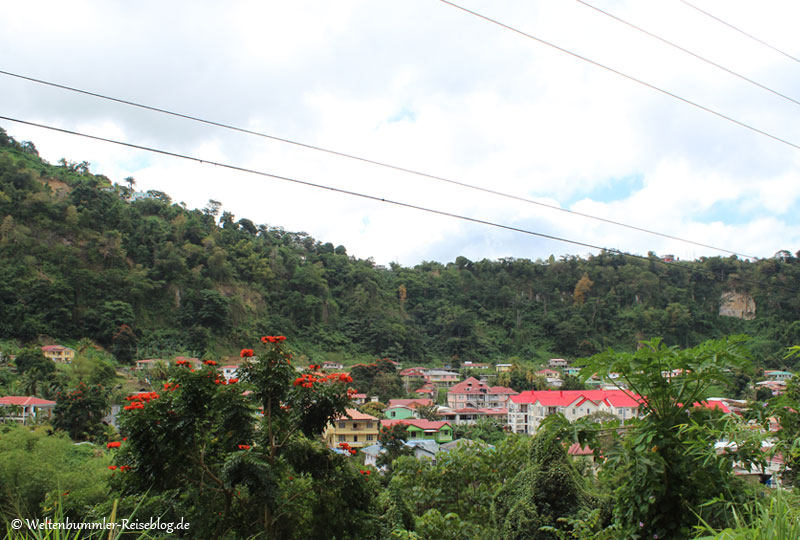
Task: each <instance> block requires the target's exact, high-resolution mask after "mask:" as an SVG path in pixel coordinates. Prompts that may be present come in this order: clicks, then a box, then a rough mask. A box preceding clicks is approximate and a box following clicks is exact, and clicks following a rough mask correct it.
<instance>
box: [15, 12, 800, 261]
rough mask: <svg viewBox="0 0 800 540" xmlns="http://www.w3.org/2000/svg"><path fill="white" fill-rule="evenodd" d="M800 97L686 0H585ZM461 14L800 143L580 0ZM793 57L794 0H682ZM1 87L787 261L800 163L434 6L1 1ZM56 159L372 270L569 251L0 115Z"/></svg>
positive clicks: (691, 63)
mask: <svg viewBox="0 0 800 540" xmlns="http://www.w3.org/2000/svg"><path fill="white" fill-rule="evenodd" d="M586 2H587V3H590V4H591V5H593V6H596V7H598V8H600V9H603V10H605V11H607V12H609V13H612V14H614V15H615V16H617V17H620V18H622V19H625V20H626V21H629V22H631V23H634V24H636V25H638V26H640V27H642V28H644V29H646V30H648V31H650V32H652V33H654V34H657V35H658V36H661V37H662V38H664V39H667V40H670V41H673V42H674V43H676V44H678V45H680V46H681V47H684V48H686V49H688V50H691V51H692V52H694V53H696V54H698V55H701V56H703V57H705V58H707V59H709V60H712V61H713V62H715V63H717V64H720V65H722V66H725V67H726V68H728V69H730V70H732V71H735V72H737V73H739V74H741V75H743V76H746V77H748V78H750V79H752V80H755V81H757V82H758V83H760V84H762V85H764V86H766V87H769V88H770V89H772V90H774V91H775V92H779V93H781V94H784V95H785V96H787V97H788V98H791V99H794V100H798V101H800V62H798V61H796V60H793V59H791V58H789V57H787V56H785V55H783V54H781V53H780V52H776V51H775V50H772V49H770V48H768V47H765V46H764V45H761V44H759V43H757V42H755V41H753V40H751V39H748V38H747V37H745V36H743V35H741V34H739V33H737V32H736V31H734V30H732V29H731V28H729V27H726V26H724V25H722V24H720V23H719V22H717V21H714V20H713V19H711V18H709V17H707V16H706V15H703V14H702V13H700V12H699V11H697V10H695V9H693V8H692V7H690V6H687V5H686V4H685V3H683V2H681V1H680V0H652V1H647V2H643V1H641V0H638V1H634V0H627V1H626V0H591V2H590V1H589V0H586ZM458 3H459V4H460V5H461V6H463V7H466V8H468V9H471V10H474V11H477V12H479V13H481V14H483V15H485V16H487V17H491V18H493V19H496V20H498V21H500V22H502V23H504V24H507V25H509V26H512V27H514V28H517V29H519V30H521V31H523V32H525V33H527V34H530V35H532V36H535V37H537V38H539V39H541V40H546V41H548V42H550V43H553V44H555V45H558V46H559V47H562V48H564V49H567V50H569V51H571V52H573V53H575V54H578V55H581V56H585V57H587V58H590V59H592V60H594V61H596V62H599V63H602V64H605V65H607V66H609V67H611V68H613V69H615V70H618V71H621V72H623V73H625V74H627V75H629V76H631V77H635V78H638V79H641V80H643V81H645V82H647V83H648V84H650V85H654V86H657V87H659V88H662V89H664V90H665V91H667V92H669V93H671V94H674V95H677V96H680V97H681V98H684V99H686V100H690V101H693V102H696V103H698V104H700V105H702V106H703V107H706V108H708V109H712V110H713V111H716V112H717V113H719V114H722V115H725V116H728V117H731V118H734V119H735V120H737V121H739V122H742V123H745V124H749V125H751V126H753V127H754V128H757V129H758V130H761V131H763V132H766V133H769V134H770V135H772V136H774V137H778V138H781V139H784V140H785V141H788V142H789V143H792V144H795V145H800V130H798V126H800V122H799V121H798V120H799V119H800V104H798V103H795V102H792V101H790V99H787V98H784V97H781V96H778V95H776V94H775V93H770V92H768V91H765V90H764V89H762V88H758V87H756V86H755V85H752V84H750V83H748V82H746V81H744V80H742V79H740V78H737V77H735V76H733V75H731V74H729V73H726V72H724V71H722V70H720V69H717V68H715V67H713V66H711V65H709V64H707V63H705V62H703V61H701V60H698V59H697V58H694V57H692V56H689V55H687V54H685V53H682V52H680V51H678V50H676V49H674V48H671V47H669V46H668V45H665V44H664V43H662V42H659V41H658V40H656V39H654V38H653V37H649V36H646V35H644V34H642V33H640V32H637V31H636V30H633V29H631V28H630V27H628V26H625V25H623V24H621V23H620V22H619V21H616V20H614V19H612V18H610V17H608V16H607V15H604V14H602V13H599V12H598V11H596V10H593V9H591V8H590V7H587V5H585V4H584V3H582V2H578V1H576V0H531V1H521V0H517V1H503V2H497V1H490V0H459V2H458ZM691 3H692V4H694V5H695V6H697V7H700V8H702V9H704V10H706V11H708V12H709V13H713V14H714V15H716V16H718V17H719V18H721V19H723V20H725V21H726V22H728V23H730V24H733V25H735V26H737V27H739V28H741V29H743V30H746V31H747V32H749V33H751V34H753V35H754V36H757V37H759V38H761V39H763V40H764V41H767V42H769V43H770V44H771V45H774V46H775V47H777V48H778V49H781V50H782V51H784V52H786V53H789V54H791V55H793V56H795V57H800V42H798V40H797V21H798V20H800V4H798V3H797V2H794V1H792V0H785V1H778V0H763V1H761V2H758V3H757V6H756V4H755V3H753V2H749V1H739V0H691ZM3 9H4V16H3V17H2V19H0V49H2V50H3V51H5V54H3V55H2V57H0V58H1V59H0V70H2V71H6V72H11V73H16V74H20V75H24V76H28V77H35V78H39V79H44V80H47V81H52V82H55V83H59V84H63V85H68V86H74V87H77V88H80V89H84V90H88V91H91V92H96V93H100V94H104V95H108V96H113V97H116V98H120V99H125V100H130V101H135V102H139V103H143V104H146V105H149V106H153V107H158V108H163V109H168V110H171V111H175V112H179V113H182V114H187V115H193V116H197V117H202V118H204V119H207V120H211V121H215V122H221V123H226V124H231V125H235V126H239V127H242V128H246V129H249V130H254V131H258V132H262V133H265V134H268V135H271V136H274V137H280V138H285V139H290V140H292V141H296V142H300V143H303V144H307V145H314V146H318V147H322V148H326V149H330V150H335V151H338V152H343V153H348V154H353V155H357V156H360V157H364V158H368V159H371V160H376V161H381V162H385V163H388V164H392V165H396V166H400V167H404V168H408V169H413V170H416V171H420V172H424V173H427V174H430V175H435V176H439V177H444V178H447V179H452V180H456V181H458V182H463V183H467V184H472V185H475V186H479V187H483V188H488V189H491V190H495V191H499V192H503V193H507V194H511V195H514V196H516V197H519V198H523V199H529V200H531V201H536V202H540V203H544V204H545V205H549V206H552V207H557V208H561V209H565V210H571V211H574V212H580V213H583V214H589V215H592V216H597V217H602V218H604V219H608V220H613V221H618V222H623V223H625V224H629V225H632V226H636V227H640V228H645V229H649V230H654V231H658V232H660V233H664V234H668V235H672V236H675V237H680V238H686V239H690V240H693V241H695V242H698V243H702V244H707V245H710V246H716V247H719V248H724V249H727V250H730V251H733V252H737V253H740V254H745V255H750V256H756V257H766V256H771V255H773V254H774V253H775V252H776V251H778V250H779V249H789V250H790V251H792V252H794V251H797V250H798V249H800V218H799V217H798V216H800V212H799V210H800V167H798V165H800V149H798V148H796V147H793V146H791V145H790V144H786V143H783V142H780V141H776V140H775V139H772V138H769V137H767V136H765V135H763V134H759V133H756V132H754V131H752V130H748V129H746V128H744V127H742V126H740V125H737V124H735V123H732V122H730V121H728V120H725V119H723V118H721V117H719V116H716V115H714V114H711V113H709V112H707V111H704V110H701V109H699V108H697V107H694V106H691V105H689V104H687V103H685V102H683V101H680V100H679V99H676V98H675V97H670V96H668V95H666V94H664V93H660V92H658V91H655V90H653V89H652V88H648V87H646V86H644V85H641V84H638V83H636V82H633V81H631V80H630V79H627V78H625V77H622V76H620V75H617V74H614V73H611V72H609V71H607V70H604V69H601V68H598V67H597V66H595V65H592V64H590V63H588V62H586V61H583V60H580V59H578V58H575V57H574V56H570V55H569V54H566V53H564V52H562V51H558V50H556V49H554V48H551V47H548V46H546V45H543V44H542V43H540V42H537V41H535V40H532V39H530V38H527V37H524V36H522V35H519V34H518V33H515V32H513V31H511V30H509V29H507V28H503V27H500V26H498V25H496V24H493V23H491V22H487V21H486V20H482V19H480V18H478V17H476V16H474V15H471V14H469V13H466V12H464V11H461V10H459V9H456V8H455V7H452V6H450V5H447V4H446V3H443V2H440V1H437V0H395V1H388V0H372V1H366V0H364V1H361V0H353V1H350V0H336V1H305V0H294V1H291V2H287V1H283V2H276V1H252V2H244V1H236V0H230V1H225V2H221V1H220V2H215V1H201V2H197V1H195V2H188V1H172V2H164V1H159V2H153V1H139V2H119V1H100V0H97V1H82V2H81V1H77V2H55V1H54V2H39V1H37V2H14V3H12V4H9V5H5V6H4V8H3ZM0 115H1V116H5V117H11V118H17V119H22V120H26V121H31V122H38V123H42V124H47V125H51V126H57V127H60V128H64V129H69V130H75V131H79V132H83V133H87V134H92V135H97V136H101V137H107V138H111V139H116V140H120V141H125V142H129V143H133V144H138V145H144V146H150V147H154V148H159V149H162V150H167V151H170V152H176V153H180V154H186V155H191V156H196V157H198V158H200V159H204V160H211V161H217V162H220V163H225V164H230V165H235V166H237V167H245V168H250V169H255V170H258V171H263V172H266V173H270V174H274V175H280V176H285V177H290V178H294V179H298V180H302V181H306V182H312V183H316V184H321V185H326V186H331V187H336V188H339V189H343V190H350V191H354V192H359V193H364V194H368V195H371V196H374V197H378V198H384V199H388V200H394V201H399V202H403V203H408V204H411V205H417V206H422V207H426V208H431V209H436V210H440V211H444V212H449V213H453V214H458V215H463V216H468V217H471V218H475V219H479V220H483V221H489V222H496V223H499V224H503V225H507V226H510V227H515V228H519V229H524V230H528V231H532V232H537V233H543V234H546V235H551V236H556V237H559V238H564V239H569V240H574V241H577V242H581V243H584V244H590V245H595V246H603V247H608V248H614V249H620V250H623V251H626V252H631V253H639V254H646V253H647V252H648V251H655V252H657V253H659V254H666V253H673V254H675V255H676V256H678V257H680V258H681V259H694V258H697V257H700V256H703V255H720V254H722V255H727V254H726V253H722V252H720V251H716V250H714V249H711V248H707V247H701V246H698V245H696V244H688V243H684V242H680V241H677V240H672V239H667V238H664V237H661V236H655V235H652V234H647V233H643V232H638V231H634V230H632V229H629V228H624V227H619V226H615V225H611V224H608V223H605V222H601V221H598V220H594V219H589V218H586V217H581V216H577V215H573V214H570V213H567V212H564V211H559V210H554V209H551V208H548V207H546V206H542V205H537V204H532V203H530V202H524V201H520V200H514V199H510V198H507V197H500V196H496V195H491V194H488V193H485V192H480V191H475V190H470V189H465V188H463V187H459V186H455V185H452V184H446V183H443V182H440V181H435V180H433V179H431V178H426V177H424V176H419V175H411V174H407V173H402V172H398V171H396V170H391V169H387V168H382V167H376V166H374V165H370V164H367V163H364V162H359V161H355V160H352V159H346V158H342V157H338V156H334V155H331V154H326V153H323V152H319V151H314V150H310V149H307V148H303V147H299V146H294V145H290V144H286V143H282V142H278V141H275V140H270V139H266V138H263V137H254V136H251V135H246V134H243V133H237V132H233V131H230V130H225V129H221V128H218V127H213V126H209V125H203V124H199V123H196V122H191V121H188V120H185V119H179V118H175V117H170V116H166V115H163V114H158V113H155V112H152V111H146V110H141V109H137V108H134V107H130V106H127V105H123V104H116V103H111V102H108V101H103V100H100V99H97V98H93V97H89V96H86V95H81V94H76V93H72V92H68V91H65V90H59V89H55V88H52V87H47V86H43V85H40V84H35V83H32V82H29V81H24V80H20V79H17V78H13V77H10V76H7V75H0ZM0 127H3V128H4V129H5V130H6V131H7V132H8V133H9V134H11V135H13V136H14V137H15V138H17V139H18V140H31V141H33V142H34V143H35V145H36V146H37V148H38V149H39V151H40V154H41V155H42V156H43V157H44V158H45V159H47V160H49V161H51V162H53V163H55V162H56V161H58V159H60V158H62V157H64V158H66V159H68V160H73V161H83V160H86V161H89V162H90V163H91V169H92V171H93V172H96V173H102V174H105V175H106V176H108V177H110V178H111V179H112V180H113V181H116V182H122V180H123V179H124V178H125V177H127V176H133V177H134V178H135V179H136V182H137V185H138V187H139V189H142V190H147V189H156V190H160V191H164V192H166V193H168V194H170V195H171V196H172V198H173V200H175V201H176V202H184V203H185V204H186V205H187V206H188V207H190V208H200V207H203V206H205V204H206V203H207V201H208V200H209V199H216V200H219V201H221V202H222V203H223V209H225V210H227V211H229V212H232V213H233V214H234V215H235V216H236V218H237V219H238V218H249V219H251V220H253V221H254V222H256V223H265V224H269V225H271V226H282V227H284V228H285V229H287V230H290V231H305V232H307V233H309V234H311V235H312V236H314V237H315V238H317V239H318V240H320V241H323V242H332V243H333V244H335V245H339V244H342V245H344V246H346V247H347V249H348V252H349V253H350V254H352V255H356V256H358V257H361V258H367V257H372V258H374V260H375V261H376V263H380V264H387V263H389V262H391V261H396V262H399V263H400V264H403V265H413V264H416V263H418V262H420V261H423V260H438V261H442V262H447V261H451V260H453V259H454V258H455V257H457V256H459V255H464V256H466V257H467V258H470V259H473V260H479V259H483V258H490V259H497V258H500V257H515V258H531V259H537V258H546V257H548V256H549V255H550V254H554V255H556V256H557V257H558V256H560V255H564V254H574V255H581V256H583V255H586V254H588V253H591V252H592V250H591V249H589V248H587V247H585V246H581V245H575V244H570V243H564V242H559V241H553V240H547V239H543V238H540V237H536V236H532V235H528V234H522V233H519V232H512V231H508V230H503V229H499V228H493V227H490V226H486V225H481V224H476V223H469V222H464V221H459V220H456V219H452V218H448V217H443V216H437V215H431V214H427V213H424V212H421V211H418V210H412V209H408V208H402V207H397V206H392V205H389V204H386V203H381V202H376V201H370V200H364V199H359V198H354V197H352V196H347V195H344V194H340V193H335V192H332V191H328V190H322V189H315V188H310V187H306V186H301V185H295V184H291V183H288V182H285V181H279V180H276V179H271V178H267V177H263V176H255V175H249V174H244V173H241V172H235V171H232V170H229V169H226V168H223V167H216V166H212V165H203V164H198V163H192V162H189V161H185V160H180V159H175V158H168V157H164V156H160V155H157V154H152V153H148V152H144V151H139V150H133V149H130V148H124V147H120V146H115V145H111V144H108V143H101V142H97V141H90V140H86V139H82V138H79V137H75V136H69V135H64V134H57V133H54V132H50V131H47V130H43V129H40V128H34V127H30V126H24V125H21V124H17V123H14V122H9V121H5V120H0Z"/></svg>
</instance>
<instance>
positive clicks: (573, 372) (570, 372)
mask: <svg viewBox="0 0 800 540" xmlns="http://www.w3.org/2000/svg"><path fill="white" fill-rule="evenodd" d="M562 371H563V373H564V375H572V376H573V377H577V376H578V375H579V374H580V372H581V368H576V367H565V368H564V369H563V370H562Z"/></svg>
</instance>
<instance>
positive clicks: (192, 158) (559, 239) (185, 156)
mask: <svg viewBox="0 0 800 540" xmlns="http://www.w3.org/2000/svg"><path fill="white" fill-rule="evenodd" d="M0 120H8V121H9V122H16V123H18V124H24V125H27V126H33V127H38V128H41V129H47V130H50V131H56V132H59V133H65V134H67V135H74V136H77V137H83V138H86V139H91V140H95V141H101V142H106V143H110V144H116V145H119V146H125V147H128V148H134V149H136V150H143V151H145V152H152V153H154V154H160V155H163V156H169V157H174V158H180V159H184V160H187V161H194V162H197V163H200V164H208V165H214V166H217V167H222V168H225V169H230V170H233V171H238V172H243V173H247V174H254V175H258V176H263V177H265V178H273V179H275V180H281V181H284V182H289V183H292V184H298V185H303V186H307V187H312V188H317V189H324V190H328V191H332V192H335V193H341V194H343V195H350V196H351V197H359V198H361V199H366V200H370V201H375V202H382V203H386V204H391V205H394V206H399V207H401V208H409V209H412V210H418V211H420V212H427V213H429V214H435V215H439V216H444V217H449V218H453V219H459V220H461V221H467V222H470V223H477V224H479V225H486V226H488V227H495V228H498V229H503V230H507V231H512V232H517V233H521V234H527V235H529V236H536V237H539V238H545V239H547V240H555V241H557V242H563V243H566V244H573V245H576V246H582V247H586V248H590V249H596V250H599V251H601V252H607V253H614V254H617V255H621V256H624V257H631V258H634V259H640V260H643V261H647V262H650V263H656V264H661V265H664V266H668V267H670V266H671V267H678V268H683V269H684V270H688V271H690V272H696V273H700V274H707V275H711V276H713V277H714V279H720V278H722V277H723V276H720V275H719V274H718V273H717V272H714V271H713V270H706V269H704V268H692V267H690V266H687V265H684V264H680V263H674V262H672V263H669V262H666V261H663V260H661V259H657V258H655V259H654V258H650V257H646V256H644V255H636V254H634V253H626V252H624V251H621V250H619V249H614V248H605V247H602V246H597V245H594V244H589V243H587V242H581V241H579V240H571V239H569V238H562V237H559V236H554V235H550V234H545V233H540V232H536V231H531V230H529V229H522V228H520V227H513V226H511V225H504V224H502V223H497V222H494V221H488V220H484V219H478V218H474V217H469V216H464V215H461V214H455V213H452V212H446V211H444V210H437V209H434V208H428V207H425V206H419V205H415V204H411V203H406V202H402V201H395V200H392V199H386V198H383V197H377V196H375V195H368V194H366V193H360V192H357V191H351V190H347V189H342V188H337V187H333V186H326V185H323V184H317V183H314V182H309V181H306V180H299V179H296V178H290V177H288V176H280V175H277V174H272V173H268V172H264V171H259V170H256V169H249V168H246V167H240V166H238V165H231V164H228V163H221V162H218V161H212V160H208V159H202V158H199V157H195V156H190V155H188V154H180V153H177V152H170V151H168V150H162V149H159V148H153V147H150V146H143V145H139V144H134V143H129V142H124V141H118V140H115V139H108V138H106V137H99V136H97V135H89V134H87V133H81V132H78V131H72V130H68V129H64V128H58V127H55V126H48V125H45V124H39V123H36V122H29V121H27V120H20V119H17V118H11V117H8V116H0ZM736 279H737V280H738V281H740V282H742V283H750V284H753V285H760V286H762V287H773V288H778V289H783V290H786V291H789V292H792V293H795V294H800V290H797V289H793V288H791V287H786V286H784V285H779V284H774V283H766V282H762V281H758V280H750V279H743V278H736Z"/></svg>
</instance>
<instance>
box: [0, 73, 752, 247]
mask: <svg viewBox="0 0 800 540" xmlns="http://www.w3.org/2000/svg"><path fill="white" fill-rule="evenodd" d="M0 75H7V76H9V77H15V78H17V79H22V80H26V81H30V82H33V83H37V84H42V85H45V86H51V87H53V88H59V89H62V90H68V91H70V92H76V93H78V94H84V95H87V96H92V97H96V98H99V99H104V100H107V101H112V102H115V103H121V104H123V105H129V106H131V107H137V108H140V109H145V110H148V111H153V112H157V113H161V114H166V115H170V116H175V117H177V118H182V119H185V120H191V121H193V122H198V123H201V124H206V125H210V126H215V127H219V128H223V129H228V130H231V131H236V132H239V133H244V134H247V135H254V136H257V137H262V138H265V139H270V140H273V141H278V142H281V143H286V144H291V145H294V146H298V147H301V148H306V149H309V150H314V151H318V152H324V153H327V154H331V155H335V156H338V157H342V158H347V159H353V160H356V161H360V162H362V163H368V164H370V165H376V166H378V167H384V168H387V169H391V170H395V171H399V172H404V173H408V174H413V175H416V176H420V177H423V178H429V179H431V180H436V181H439V182H444V183H448V184H451V185H456V186H460V187H463V188H467V189H472V190H476V191H480V192H483V193H489V194H491V195H496V196H499V197H505V198H507V199H513V200H515V201H520V202H524V203H528V204H534V205H537V206H540V207H543V208H548V209H550V210H557V211H559V212H564V213H567V214H572V215H575V216H580V217H584V218H587V219H593V220H596V221H601V222H604V223H608V224H610V225H615V226H618V227H624V228H627V229H631V230H634V231H638V232H643V233H646V234H652V235H655V236H660V237H662V238H668V239H670V240H676V241H679V242H684V243H687V244H692V245H695V246H699V247H704V248H708V249H713V250H716V251H720V252H723V253H728V254H730V255H736V256H738V257H744V258H749V259H755V260H757V259H759V257H756V256H754V255H747V254H745V253H740V252H737V251H733V250H729V249H725V248H721V247H717V246H712V245H710V244H704V243H702V242H698V241H695V240H689V239H686V238H681V237H679V236H674V235H671V234H667V233H662V232H658V231H653V230H650V229H645V228H643V227H638V226H636V225H630V224H626V223H622V222H620V221H615V220H612V219H607V218H603V217H599V216H594V215H591V214H586V213H583V212H578V211H575V210H570V209H568V208H561V207H559V206H555V205H552V204H547V203H543V202H541V201H536V200H534V199H530V198H527V197H521V196H518V195H512V194H509V193H504V192H501V191H497V190H494V189H489V188H484V187H481V186H476V185H474V184H468V183H466V182H460V181H458V180H453V179H450V178H445V177H443V176H437V175H434V174H429V173H425V172H422V171H418V170H415V169H410V168H407V167H401V166H398V165H392V164H390V163H386V162H382V161H376V160H373V159H369V158H365V157H362V156H357V155H354V154H348V153H345V152H341V151H338V150H331V149H329V148H323V147H321V146H315V145H312V144H308V143H303V142H299V141H294V140H291V139H286V138H283V137H278V136H275V135H269V134H267V133H263V132H259V131H254V130H250V129H245V128H241V127H237V126H233V125H231V124H225V123H221V122H215V121H213V120H208V119H205V118H200V117H198V116H192V115H188V114H182V113H178V112H174V111H170V110H168V109H162V108H158V107H154V106H151V105H145V104H142V103H137V102H134V101H128V100H125V99H121V98H116V97H112V96H108V95H104V94H99V93H97V92H91V91H88V90H82V89H80V88H75V87H72V86H66V85H63V84H58V83H54V82H50V81H45V80H43V79H37V78H34V77H29V76H26V75H20V74H18V73H11V72H9V71H3V70H0Z"/></svg>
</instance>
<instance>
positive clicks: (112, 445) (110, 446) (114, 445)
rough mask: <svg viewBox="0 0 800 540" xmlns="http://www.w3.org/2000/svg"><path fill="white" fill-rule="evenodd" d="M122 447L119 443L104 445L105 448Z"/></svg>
mask: <svg viewBox="0 0 800 540" xmlns="http://www.w3.org/2000/svg"><path fill="white" fill-rule="evenodd" d="M120 446H122V443H121V442H119V441H114V442H110V443H108V444H107V445H106V448H119V447H120Z"/></svg>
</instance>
